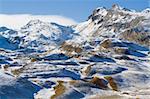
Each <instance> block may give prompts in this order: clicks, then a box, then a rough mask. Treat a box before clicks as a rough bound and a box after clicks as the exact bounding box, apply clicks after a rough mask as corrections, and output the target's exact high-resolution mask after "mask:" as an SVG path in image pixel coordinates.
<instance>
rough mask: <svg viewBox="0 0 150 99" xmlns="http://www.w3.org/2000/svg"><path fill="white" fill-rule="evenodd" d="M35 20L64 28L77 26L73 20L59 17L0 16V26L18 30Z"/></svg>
mask: <svg viewBox="0 0 150 99" xmlns="http://www.w3.org/2000/svg"><path fill="white" fill-rule="evenodd" d="M36 19H39V20H41V21H44V22H55V23H58V24H60V25H65V26H67V25H74V24H77V22H76V21H75V20H73V19H71V18H67V17H64V16H59V15H30V14H15V15H7V14H0V26H6V27H8V28H12V29H19V28H20V27H22V26H24V25H25V24H27V23H28V22H29V21H30V20H36Z"/></svg>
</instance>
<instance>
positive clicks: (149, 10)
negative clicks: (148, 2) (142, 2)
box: [142, 8, 150, 13]
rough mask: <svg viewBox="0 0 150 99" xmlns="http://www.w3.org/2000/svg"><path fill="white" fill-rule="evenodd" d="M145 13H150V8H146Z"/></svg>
mask: <svg viewBox="0 0 150 99" xmlns="http://www.w3.org/2000/svg"><path fill="white" fill-rule="evenodd" d="M142 12H143V13H150V8H146V9H144V10H143V11H142Z"/></svg>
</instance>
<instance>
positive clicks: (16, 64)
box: [0, 4, 150, 99]
mask: <svg viewBox="0 0 150 99" xmlns="http://www.w3.org/2000/svg"><path fill="white" fill-rule="evenodd" d="M148 97H149V98H150V8H147V9H145V10H143V11H141V12H137V11H135V10H130V9H127V8H123V7H120V6H118V5H116V4H115V5H113V6H112V8H111V9H107V8H105V7H98V8H96V9H95V10H94V11H93V12H92V14H91V15H90V16H89V17H88V19H87V20H86V21H84V22H82V23H79V24H76V25H72V26H62V25H59V24H57V23H50V22H43V21H41V20H31V21H30V22H28V23H27V24H26V25H25V26H22V27H21V28H20V29H19V30H13V29H9V28H7V27H5V26H3V27H0V99H33V98H34V99H148Z"/></svg>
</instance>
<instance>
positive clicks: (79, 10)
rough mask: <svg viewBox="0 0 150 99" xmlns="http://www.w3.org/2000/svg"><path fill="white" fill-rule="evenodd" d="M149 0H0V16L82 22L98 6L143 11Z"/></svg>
mask: <svg viewBox="0 0 150 99" xmlns="http://www.w3.org/2000/svg"><path fill="white" fill-rule="evenodd" d="M149 1H150V0H0V14H34V15H61V16H66V17H69V18H72V19H74V20H76V21H78V22H80V21H84V20H86V19H87V17H88V16H89V15H90V14H91V13H92V11H93V9H95V8H96V7H99V6H105V7H108V8H110V7H111V6H112V4H114V3H117V4H119V5H121V6H123V7H126V8H130V9H135V10H138V11H139V10H143V9H145V8H147V7H149Z"/></svg>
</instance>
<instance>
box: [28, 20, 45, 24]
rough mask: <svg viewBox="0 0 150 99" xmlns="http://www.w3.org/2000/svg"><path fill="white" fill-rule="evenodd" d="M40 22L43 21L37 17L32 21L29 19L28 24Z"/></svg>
mask: <svg viewBox="0 0 150 99" xmlns="http://www.w3.org/2000/svg"><path fill="white" fill-rule="evenodd" d="M38 23H43V22H42V21H41V20H39V19H36V20H31V21H29V22H28V25H29V24H30V25H33V24H38Z"/></svg>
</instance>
